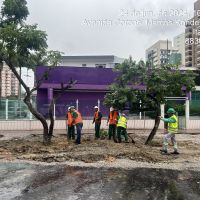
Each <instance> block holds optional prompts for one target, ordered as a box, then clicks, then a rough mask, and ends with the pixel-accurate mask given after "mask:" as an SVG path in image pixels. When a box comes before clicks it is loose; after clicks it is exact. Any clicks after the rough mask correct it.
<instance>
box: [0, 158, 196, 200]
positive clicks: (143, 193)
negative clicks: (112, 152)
mask: <svg viewBox="0 0 200 200" xmlns="http://www.w3.org/2000/svg"><path fill="white" fill-rule="evenodd" d="M0 199H2V200H10V199H12V200H19V199H20V200H29V199H30V200H32V199H34V200H51V199H54V200H90V199H94V200H118V199H125V200H129V199H130V200H132V199H134V200H140V199H141V200H156V199H158V200H183V199H184V200H187V199H188V200H191V199H192V200H198V199H200V171H188V170H185V171H176V170H167V169H145V168H135V169H131V170H124V169H113V168H80V167H69V166H66V165H65V164H54V165H47V164H44V165H43V164H30V163H16V162H3V161H1V162H0Z"/></svg>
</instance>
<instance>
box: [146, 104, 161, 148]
mask: <svg viewBox="0 0 200 200" xmlns="http://www.w3.org/2000/svg"><path fill="white" fill-rule="evenodd" d="M159 125H160V108H159V109H157V112H156V118H155V123H154V127H153V129H152V130H151V133H150V134H149V136H148V138H147V140H146V142H145V145H148V144H149V143H150V142H151V141H152V140H153V138H154V136H155V135H156V132H157V130H158V127H159Z"/></svg>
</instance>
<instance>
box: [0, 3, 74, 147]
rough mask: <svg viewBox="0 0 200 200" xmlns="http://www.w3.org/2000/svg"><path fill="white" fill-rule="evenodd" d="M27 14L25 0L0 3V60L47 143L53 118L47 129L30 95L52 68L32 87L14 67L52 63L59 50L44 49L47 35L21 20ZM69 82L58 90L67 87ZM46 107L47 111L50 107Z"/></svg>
mask: <svg viewBox="0 0 200 200" xmlns="http://www.w3.org/2000/svg"><path fill="white" fill-rule="evenodd" d="M28 14H29V12H28V8H27V2H26V0H5V1H4V2H3V5H2V8H1V16H0V63H2V62H5V63H6V64H7V65H8V67H9V68H10V69H11V70H12V72H13V73H14V74H15V76H16V77H17V79H18V81H19V82H20V84H21V85H22V87H23V88H24V90H25V98H24V102H25V104H26V105H27V106H28V108H29V110H30V112H31V113H32V114H33V115H34V116H35V117H36V118H37V119H38V120H40V122H41V123H42V125H43V135H44V137H43V142H44V144H48V143H50V141H51V137H52V130H53V129H52V127H53V120H51V124H50V128H49V127H48V123H47V121H46V119H45V117H44V116H43V115H42V114H41V113H39V112H38V111H37V110H36V109H35V108H34V107H33V105H32V103H31V96H32V94H33V92H34V91H36V90H37V89H38V88H39V87H40V86H41V84H42V82H43V81H44V80H46V79H48V75H49V73H50V71H51V70H52V67H49V68H48V69H47V70H46V72H45V73H44V74H43V76H42V77H40V79H39V80H38V81H37V82H36V83H35V86H34V88H32V89H30V88H29V87H28V86H27V85H26V83H25V82H24V81H23V79H22V78H21V76H20V74H19V72H18V70H17V68H22V67H26V68H28V69H33V70H34V69H35V67H36V66H38V65H52V66H56V65H57V64H58V62H59V59H60V57H61V53H60V52H59V51H47V47H48V46H47V34H46V33H45V32H44V31H41V30H39V29H38V28H37V24H34V25H28V24H26V23H25V20H26V18H27V16H28ZM72 85H73V84H72V83H71V82H70V83H69V84H67V85H65V86H63V87H62V88H61V90H62V91H63V90H65V89H68V88H69V87H71V86H72ZM49 110H50V113H51V112H52V110H51V108H50V109H49Z"/></svg>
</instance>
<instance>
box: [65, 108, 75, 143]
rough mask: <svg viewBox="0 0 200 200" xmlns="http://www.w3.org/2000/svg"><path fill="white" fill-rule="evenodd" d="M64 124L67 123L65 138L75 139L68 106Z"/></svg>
mask: <svg viewBox="0 0 200 200" xmlns="http://www.w3.org/2000/svg"><path fill="white" fill-rule="evenodd" d="M66 120H67V121H66V124H67V138H68V140H71V139H73V140H74V139H75V127H74V124H72V114H71V112H70V107H69V108H68V112H67V115H66Z"/></svg>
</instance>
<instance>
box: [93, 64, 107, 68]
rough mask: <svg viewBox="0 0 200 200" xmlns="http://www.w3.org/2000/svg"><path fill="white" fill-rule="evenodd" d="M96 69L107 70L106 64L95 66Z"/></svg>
mask: <svg viewBox="0 0 200 200" xmlns="http://www.w3.org/2000/svg"><path fill="white" fill-rule="evenodd" d="M95 67H96V68H106V64H95Z"/></svg>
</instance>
